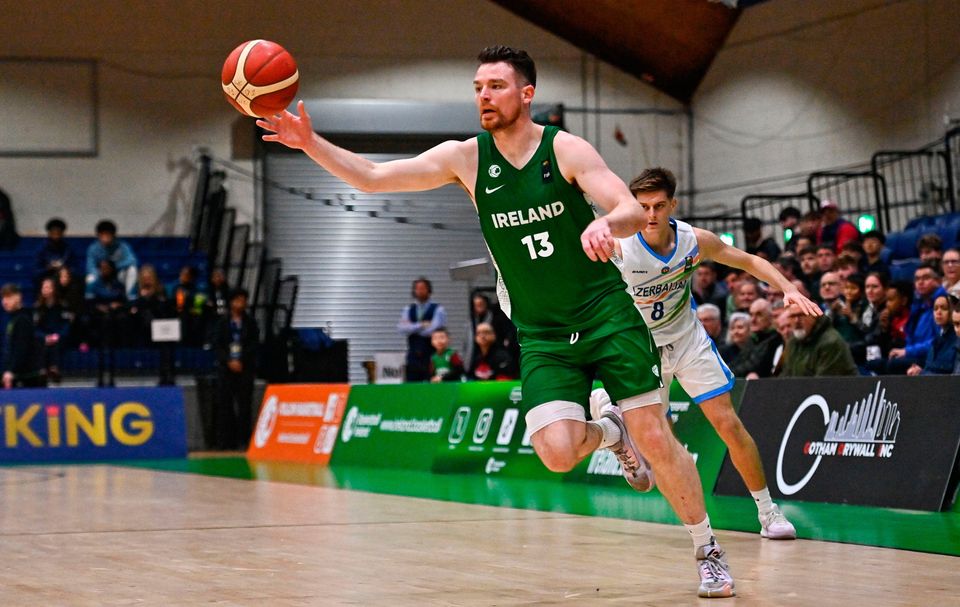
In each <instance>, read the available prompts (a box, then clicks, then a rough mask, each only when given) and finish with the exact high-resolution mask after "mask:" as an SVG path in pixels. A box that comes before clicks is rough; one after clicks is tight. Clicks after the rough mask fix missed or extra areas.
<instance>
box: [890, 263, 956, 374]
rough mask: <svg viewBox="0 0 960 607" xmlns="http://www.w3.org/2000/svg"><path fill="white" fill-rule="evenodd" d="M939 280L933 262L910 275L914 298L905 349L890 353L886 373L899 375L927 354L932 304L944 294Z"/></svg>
mask: <svg viewBox="0 0 960 607" xmlns="http://www.w3.org/2000/svg"><path fill="white" fill-rule="evenodd" d="M940 282H941V276H940V271H939V269H938V266H937V264H936V262H935V261H933V260H931V261H924V262H922V263H921V264H920V267H918V268H917V269H916V271H915V272H914V274H913V286H914V289H915V291H914V297H913V303H912V304H911V305H910V319H909V320H908V321H907V326H906V327H905V328H904V334H905V337H906V345H904V347H902V348H893V349H892V350H890V354H889V359H888V360H887V368H886V369H885V371H886V373H888V374H890V375H903V374H904V373H906V372H907V369H909V368H910V366H911V365H914V364H923V362H924V361H925V360H926V354H927V350H929V349H930V346H931V345H932V344H933V340H934V339H935V338H936V336H937V333H938V328H937V325H936V324H935V323H934V322H933V302H934V300H936V298H937V297H940V296H941V295H944V294H946V291H944V290H943V287H942V286H941V285H940Z"/></svg>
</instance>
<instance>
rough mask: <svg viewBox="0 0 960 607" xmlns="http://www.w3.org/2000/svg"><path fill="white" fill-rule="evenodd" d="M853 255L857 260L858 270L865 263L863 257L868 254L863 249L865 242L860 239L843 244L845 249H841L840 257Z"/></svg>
mask: <svg viewBox="0 0 960 607" xmlns="http://www.w3.org/2000/svg"><path fill="white" fill-rule="evenodd" d="M844 256H846V257H852V258H853V259H854V261H856V262H857V270H859V269H860V267H861V266H862V265H863V258H864V257H865V256H866V252H865V251H864V250H863V244H861V243H860V241H859V240H851V241H850V242H848V243H847V244H845V245H843V250H841V251H840V257H844Z"/></svg>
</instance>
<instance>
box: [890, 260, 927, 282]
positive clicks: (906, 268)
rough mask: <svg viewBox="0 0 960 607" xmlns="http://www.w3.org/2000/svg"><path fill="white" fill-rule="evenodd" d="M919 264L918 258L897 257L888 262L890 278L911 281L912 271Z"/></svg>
mask: <svg viewBox="0 0 960 607" xmlns="http://www.w3.org/2000/svg"><path fill="white" fill-rule="evenodd" d="M919 266H920V259H918V258H913V259H898V260H896V261H894V262H893V263H891V264H890V278H891V279H892V280H904V281H907V282H913V273H914V272H915V271H916V269H917V268H918V267H919Z"/></svg>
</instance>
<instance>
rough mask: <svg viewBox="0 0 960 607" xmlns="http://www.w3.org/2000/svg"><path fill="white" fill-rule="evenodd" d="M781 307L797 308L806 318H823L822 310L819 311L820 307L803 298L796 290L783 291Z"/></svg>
mask: <svg viewBox="0 0 960 607" xmlns="http://www.w3.org/2000/svg"><path fill="white" fill-rule="evenodd" d="M783 305H784V307H786V308H789V307H790V306H794V309H796V308H799V309H800V311H801V312H803V313H804V314H806V315H808V316H823V310H821V309H820V306H818V305H817V304H815V303H814V302H812V301H810V300H809V299H807V298H806V297H804V296H803V295H802V294H801V293H800V291H797V290H793V291H784V293H783Z"/></svg>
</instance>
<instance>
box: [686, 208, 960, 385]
mask: <svg viewBox="0 0 960 607" xmlns="http://www.w3.org/2000/svg"><path fill="white" fill-rule="evenodd" d="M780 221H781V225H783V226H784V227H786V228H790V229H791V230H795V231H794V232H793V233H792V235H791V236H792V237H790V238H788V240H787V243H786V247H785V250H784V251H781V250H780V247H779V246H778V245H777V244H776V243H775V242H774V241H773V239H771V238H767V239H763V238H761V235H760V223H759V221H757V220H747V224H746V225H745V226H744V227H745V232H746V234H747V238H746V240H747V249H748V250H749V251H750V252H752V253H754V254H757V255H760V256H762V257H765V258H767V259H769V260H770V261H771V263H773V264H774V266H775V267H776V268H777V269H778V270H779V271H780V272H782V273H783V274H784V275H785V276H786V277H787V278H788V279H790V280H791V282H793V283H794V285H796V286H797V288H798V289H799V290H800V292H801V293H803V294H804V295H806V296H807V297H810V298H811V299H813V300H815V301H816V302H818V303H819V304H820V306H821V308H822V309H823V311H824V315H823V317H821V318H813V317H806V316H803V315H801V314H796V313H793V312H792V311H790V310H786V309H784V307H783V294H782V293H780V292H777V291H775V290H773V289H770V288H768V287H767V286H766V285H763V284H759V283H758V282H757V281H756V280H755V279H754V278H753V277H751V276H750V275H749V274H746V273H742V272H738V271H736V270H732V271H726V272H725V273H722V272H723V271H724V270H725V268H720V267H717V266H715V265H713V264H710V263H704V264H701V265H700V266H699V267H698V268H697V271H696V274H695V277H694V281H693V287H692V290H693V296H694V300H695V302H696V303H697V305H698V309H697V315H698V317H699V318H700V320H701V322H702V323H703V325H704V327H705V328H706V329H707V332H708V333H709V334H710V335H711V337H713V339H714V341H716V343H717V346H718V349H719V353H720V354H721V356H722V357H723V359H724V361H725V362H726V363H727V365H728V366H729V367H730V370H731V371H732V372H733V373H734V375H736V376H737V377H746V378H754V377H770V376H784V377H789V376H828V375H856V374H861V375H903V374H907V375H920V374H938V373H939V374H949V373H958V372H960V354H958V350H957V348H958V346H960V340H958V337H957V335H958V332H960V250H958V249H956V248H951V249H947V250H943V244H942V241H941V239H940V237H939V236H937V235H936V234H932V233H931V234H925V235H923V236H921V237H920V238H919V240H918V242H917V250H918V252H919V265H918V266H917V267H916V270H915V271H914V273H913V281H912V283H911V282H907V281H892V280H891V278H890V276H891V268H890V267H889V266H888V265H887V263H886V261H885V255H884V244H885V238H884V235H883V234H882V233H881V232H879V231H876V230H873V231H869V232H866V233H865V234H862V235H861V234H860V233H859V232H858V231H857V230H856V229H855V228H854V229H849V228H853V226H852V224H849V222H846V221H845V220H843V219H842V218H839V217H838V213H837V211H836V205H834V204H833V203H830V202H829V201H826V202H825V204H824V205H823V213H818V212H811V213H808V214H807V215H801V214H800V213H799V211H797V210H796V209H793V210H792V212H790V211H789V210H788V211H785V212H784V213H783V214H781V217H780ZM841 222H843V223H841ZM838 223H841V226H837V224H838ZM848 225H849V228H848V227H847V226H848ZM830 226H836V227H834V228H832V229H827V228H829V227H830ZM825 234H826V235H827V236H831V237H838V238H841V240H842V244H840V246H837V242H835V241H832V240H826V239H825V238H826V236H825ZM838 242H839V241H838Z"/></svg>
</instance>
